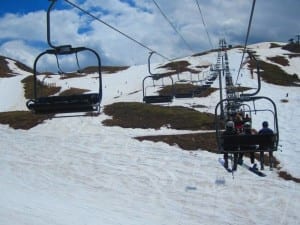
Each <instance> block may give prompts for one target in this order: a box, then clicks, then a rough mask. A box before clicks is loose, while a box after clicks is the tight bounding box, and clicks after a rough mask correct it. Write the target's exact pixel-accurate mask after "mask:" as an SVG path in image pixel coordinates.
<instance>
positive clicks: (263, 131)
mask: <svg viewBox="0 0 300 225" xmlns="http://www.w3.org/2000/svg"><path fill="white" fill-rule="evenodd" d="M258 134H262V135H264V134H274V132H273V130H272V129H270V128H269V123H268V122H267V121H264V122H263V123H262V129H261V130H260V131H259V132H258ZM268 147H270V146H260V147H259V148H260V149H267V148H268ZM269 157H270V158H271V157H272V151H270V152H269ZM264 161H265V159H264V152H260V162H261V166H260V169H261V170H263V169H264Z"/></svg>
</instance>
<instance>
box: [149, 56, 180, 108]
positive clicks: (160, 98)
mask: <svg viewBox="0 0 300 225" xmlns="http://www.w3.org/2000/svg"><path fill="white" fill-rule="evenodd" d="M153 54H154V52H151V53H150V55H149V57H148V71H149V74H150V75H149V76H146V77H145V78H144V79H143V102H145V103H170V102H172V101H173V96H174V94H173V92H174V91H173V86H174V84H173V79H172V77H171V76H166V77H163V76H161V75H159V74H153V73H151V69H150V58H151V56H152V55H153ZM164 78H168V79H170V82H171V91H170V93H169V94H166V95H162V94H156V95H154V94H153V93H151V94H147V89H148V88H157V87H158V85H155V82H156V81H158V80H163V79H164ZM147 81H150V82H151V81H152V84H151V85H147V83H146V82H147ZM160 86H163V85H160Z"/></svg>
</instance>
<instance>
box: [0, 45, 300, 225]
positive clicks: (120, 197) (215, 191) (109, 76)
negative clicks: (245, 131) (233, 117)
mask: <svg viewBox="0 0 300 225" xmlns="http://www.w3.org/2000/svg"><path fill="white" fill-rule="evenodd" d="M249 47H250V49H251V50H252V51H253V52H254V53H255V55H256V57H257V59H259V63H260V66H261V75H262V79H263V81H262V88H261V91H260V93H259V95H262V96H267V97H269V98H272V99H273V101H274V102H275V103H276V105H277V109H278V118H279V129H280V142H279V143H280V146H281V147H280V151H278V152H276V153H275V157H276V160H277V167H276V168H275V169H274V170H273V171H269V170H268V169H267V170H265V171H264V172H265V173H266V174H267V176H266V177H264V178H261V177H257V176H256V175H253V174H252V173H250V172H249V171H247V170H246V169H244V168H239V169H238V171H237V172H235V173H234V175H232V174H231V173H227V172H226V171H225V170H224V169H223V168H222V167H221V166H220V164H219V163H218V159H219V158H220V157H222V156H221V155H218V154H216V140H215V136H214V120H213V119H214V110H215V106H216V104H217V103H218V101H219V91H218V90H219V83H218V80H216V81H214V82H213V84H212V86H211V89H209V91H208V92H206V93H202V94H201V95H200V94H199V95H197V96H194V97H193V98H185V99H179V98H178V99H174V101H173V102H172V103H170V104H168V105H151V104H143V103H142V99H143V86H142V81H143V78H144V77H145V76H147V75H148V68H147V65H139V66H131V67H117V68H115V67H104V68H103V74H102V75H103V76H102V81H103V86H102V87H103V99H102V104H101V105H102V107H101V113H100V115H98V116H94V115H88V116H74V117H69V116H68V117H66V116H64V115H47V116H37V115H34V114H32V113H31V112H29V111H28V109H27V108H26V104H25V103H26V101H27V99H28V98H29V97H32V91H33V89H32V77H31V76H32V69H30V68H28V67H27V66H25V65H23V64H21V63H20V62H16V61H14V60H13V59H9V58H5V57H4V56H2V57H0V90H1V96H2V98H1V101H0V112H1V113H0V123H2V124H1V125H0V134H1V135H0V145H1V146H2V147H1V149H0V171H1V172H0V184H1V190H2V191H1V194H0V200H1V202H2V203H1V207H0V218H4V219H0V223H3V224H45V225H46V224H49V221H52V222H51V223H55V224H78V225H79V224H99V221H101V223H103V224H104V223H105V224H108V225H115V224H125V225H126V224H128V225H129V224H130V225H131V224H145V225H147V224H149V225H154V224H167V225H169V224H170V225H171V224H172V225H173V224H178V225H179V224H189V225H193V224H199V221H201V223H203V224H297V222H298V221H299V220H300V217H299V215H298V211H299V210H300V204H299V203H298V202H296V201H293V199H297V198H300V186H299V182H300V169H299V166H298V165H299V163H300V158H299V154H298V152H299V150H297V144H298V142H299V141H300V138H299V136H298V133H299V132H300V130H299V129H300V128H299V125H298V124H299V118H300V114H299V113H300V112H299V110H298V108H299V106H300V99H299V96H300V89H299V85H300V80H299V78H300V55H299V53H297V52H294V51H290V49H289V48H288V49H287V48H286V46H285V44H283V43H258V44H254V45H251V46H249ZM241 55H242V50H241V48H238V47H236V48H232V49H230V50H228V57H229V62H230V65H229V66H230V69H231V72H232V75H233V76H234V80H235V79H236V75H237V71H238V68H239V65H240V60H241ZM216 60H217V52H214V51H211V52H207V53H203V54H196V55H194V56H190V57H186V58H182V59H178V60H177V61H173V62H166V63H163V64H152V65H151V68H152V70H153V71H155V73H158V74H159V76H161V77H165V79H164V83H163V86H164V88H161V86H162V85H161V83H157V84H156V86H155V87H154V88H153V89H150V88H149V89H147V94H154V93H157V92H158V91H163V92H165V93H167V92H168V91H170V90H169V89H168V85H170V83H168V82H170V81H169V80H168V78H167V76H170V75H171V76H172V77H173V80H174V82H175V83H176V84H177V85H181V86H178V88H182V89H184V91H185V90H187V89H189V88H195V87H194V86H193V85H195V84H197V83H199V82H205V81H207V79H208V78H209V71H210V66H211V65H212V64H215V63H216ZM39 72H41V73H43V72H42V71H39ZM178 72H179V73H178ZM77 75H78V74H73V75H72V76H70V77H69V78H67V79H66V78H64V79H60V78H59V76H54V74H49V72H47V73H45V75H41V79H42V80H43V81H45V82H44V83H45V84H46V85H48V87H47V88H49V93H50V94H55V95H59V94H64V93H66V92H68V91H70V90H72V91H74V90H75V91H84V92H86V93H88V92H90V91H95V90H97V77H96V75H95V70H94V69H93V68H92V67H89V68H86V69H85V70H83V72H82V73H81V74H80V76H77ZM256 78H257V76H256V68H255V65H254V64H253V61H250V60H249V59H248V58H246V63H245V65H244V67H243V69H242V70H241V75H240V77H239V79H238V80H237V81H238V82H237V83H239V84H240V87H239V88H240V89H241V90H242V91H243V92H250V91H253V89H255V88H256V87H257V80H256ZM187 80H190V81H193V82H190V83H191V84H189V85H186V83H187V82H186V81H187ZM151 82H152V81H151ZM151 82H150V83H151ZM50 84H51V85H50ZM54 84H55V85H54ZM148 84H149V83H147V85H148ZM183 84H184V85H183ZM53 87H55V89H53ZM25 90H26V91H25ZM26 93H27V94H26ZM263 119H267V120H268V119H269V118H268V117H263V118H259V119H258V120H256V121H254V126H255V127H257V128H259V127H260V125H261V121H262V120H263ZM245 162H246V163H249V159H248V158H245ZM233 176H234V177H233ZM270 206H276V207H270ZM265 209H268V210H265ZM249 215H251V217H250V216H249Z"/></svg>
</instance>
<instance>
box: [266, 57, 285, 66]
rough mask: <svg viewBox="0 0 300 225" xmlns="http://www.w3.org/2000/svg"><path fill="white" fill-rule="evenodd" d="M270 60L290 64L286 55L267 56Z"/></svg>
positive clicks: (283, 64)
mask: <svg viewBox="0 0 300 225" xmlns="http://www.w3.org/2000/svg"><path fill="white" fill-rule="evenodd" d="M267 59H268V60H270V61H272V62H274V63H277V64H280V65H282V66H289V65H290V63H289V60H287V59H286V58H285V57H283V56H275V57H267Z"/></svg>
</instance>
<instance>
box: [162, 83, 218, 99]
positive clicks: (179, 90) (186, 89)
mask: <svg viewBox="0 0 300 225" xmlns="http://www.w3.org/2000/svg"><path fill="white" fill-rule="evenodd" d="M197 87H199V86H197V85H193V84H178V83H177V84H174V85H173V86H171V85H167V86H164V87H163V88H161V89H160V90H159V91H158V93H159V95H173V91H174V92H175V93H176V94H184V93H190V92H193V91H195V90H196V89H197ZM216 90H218V89H217V88H211V87H210V88H207V89H205V90H203V91H201V92H200V93H197V94H195V95H194V97H207V96H209V95H210V94H212V93H213V92H215V91H216Z"/></svg>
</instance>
